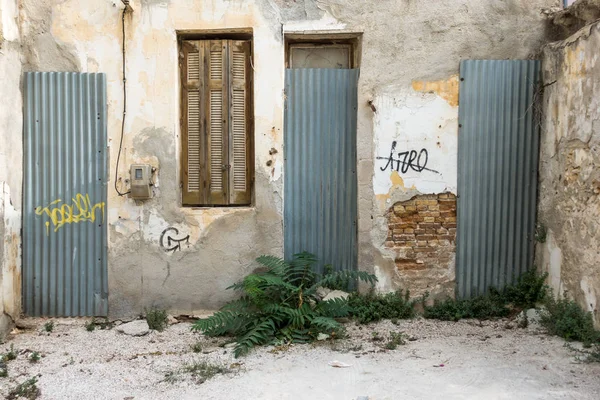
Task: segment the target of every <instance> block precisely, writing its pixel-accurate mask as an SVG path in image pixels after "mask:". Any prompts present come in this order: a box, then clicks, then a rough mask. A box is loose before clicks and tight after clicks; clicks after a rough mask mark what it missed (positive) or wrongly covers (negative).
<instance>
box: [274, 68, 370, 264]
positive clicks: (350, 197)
mask: <svg viewBox="0 0 600 400" xmlns="http://www.w3.org/2000/svg"><path fill="white" fill-rule="evenodd" d="M358 74H359V71H358V70H357V69H287V70H286V72H285V82H286V105H285V136H284V151H285V162H284V174H285V175H284V178H285V180H284V188H285V189H284V247H285V256H286V259H290V258H291V257H292V255H293V254H295V253H299V252H302V251H308V252H311V253H313V254H315V255H316V256H317V257H318V258H319V265H318V266H317V270H318V271H320V272H322V268H323V266H324V265H327V264H331V265H332V266H333V267H334V269H335V270H355V269H356V268H357V265H356V263H357V250H356V236H357V221H356V218H357V181H356V107H357V83H358Z"/></svg>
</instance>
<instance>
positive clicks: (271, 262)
mask: <svg viewBox="0 0 600 400" xmlns="http://www.w3.org/2000/svg"><path fill="white" fill-rule="evenodd" d="M256 261H258V263H259V264H261V265H264V266H265V267H267V268H268V270H269V272H271V273H272V274H274V275H277V276H280V277H284V276H285V272H286V270H287V269H288V268H289V264H288V263H287V262H286V261H285V260H284V259H283V258H280V257H275V256H269V255H262V256H260V257H258V258H257V259H256Z"/></svg>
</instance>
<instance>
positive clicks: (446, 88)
mask: <svg viewBox="0 0 600 400" xmlns="http://www.w3.org/2000/svg"><path fill="white" fill-rule="evenodd" d="M458 86H459V85H458V75H453V76H451V77H450V78H449V79H447V80H441V81H432V82H424V81H413V82H412V88H413V90H415V91H416V92H423V93H435V94H437V95H438V96H440V97H441V98H442V99H444V100H446V101H447V102H448V104H450V105H451V106H452V107H458Z"/></svg>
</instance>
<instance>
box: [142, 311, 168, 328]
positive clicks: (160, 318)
mask: <svg viewBox="0 0 600 400" xmlns="http://www.w3.org/2000/svg"><path fill="white" fill-rule="evenodd" d="M146 322H148V327H150V329H153V330H155V331H159V332H162V331H164V330H165V328H166V327H167V325H168V317H167V311H166V310H163V309H160V308H155V307H153V308H151V309H150V310H149V311H147V312H146Z"/></svg>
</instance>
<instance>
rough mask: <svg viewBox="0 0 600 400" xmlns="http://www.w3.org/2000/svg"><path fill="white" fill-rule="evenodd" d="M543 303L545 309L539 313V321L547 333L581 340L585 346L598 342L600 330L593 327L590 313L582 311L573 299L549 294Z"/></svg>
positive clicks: (599, 341)
mask: <svg viewBox="0 0 600 400" xmlns="http://www.w3.org/2000/svg"><path fill="white" fill-rule="evenodd" d="M545 305H546V310H545V311H544V312H542V313H541V315H540V317H541V318H540V322H541V324H542V325H543V326H544V327H545V328H546V329H547V330H548V333H550V334H551V335H556V336H560V337H562V338H564V339H566V340H577V341H580V342H583V344H584V346H586V347H590V346H592V345H594V344H598V343H600V332H598V331H596V330H595V329H594V320H593V318H592V314H591V313H590V312H586V311H584V310H583V309H582V308H581V307H580V306H579V304H577V303H576V302H575V301H573V300H569V299H568V298H566V297H562V298H560V299H555V298H554V297H552V296H549V297H548V299H547V300H546V303H545Z"/></svg>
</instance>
